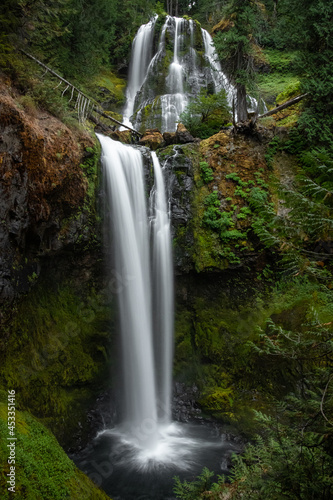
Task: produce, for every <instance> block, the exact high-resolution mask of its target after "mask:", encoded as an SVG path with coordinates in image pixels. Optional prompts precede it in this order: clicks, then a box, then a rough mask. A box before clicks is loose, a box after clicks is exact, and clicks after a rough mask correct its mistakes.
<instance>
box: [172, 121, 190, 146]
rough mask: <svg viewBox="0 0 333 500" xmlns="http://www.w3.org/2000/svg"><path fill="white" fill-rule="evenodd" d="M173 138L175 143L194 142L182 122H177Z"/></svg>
mask: <svg viewBox="0 0 333 500" xmlns="http://www.w3.org/2000/svg"><path fill="white" fill-rule="evenodd" d="M175 139H176V143H177V144H186V143H187V142H194V137H193V136H192V135H191V134H190V132H189V131H188V130H187V128H186V127H185V125H183V124H182V123H178V125H177V131H176V134H175Z"/></svg>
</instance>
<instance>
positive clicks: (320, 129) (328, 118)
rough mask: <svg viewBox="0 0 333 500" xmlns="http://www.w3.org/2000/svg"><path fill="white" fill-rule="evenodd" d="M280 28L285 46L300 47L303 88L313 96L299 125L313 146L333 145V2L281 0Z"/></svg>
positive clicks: (299, 66)
mask: <svg viewBox="0 0 333 500" xmlns="http://www.w3.org/2000/svg"><path fill="white" fill-rule="evenodd" d="M278 12H279V17H278V23H277V24H278V29H279V37H280V39H282V40H283V41H284V44H285V45H288V46H289V47H292V48H293V49H294V50H297V58H296V59H295V67H296V69H297V72H298V74H299V76H300V80H301V91H302V92H307V93H308V94H309V98H308V100H307V103H306V108H305V110H304V111H303V113H302V115H301V117H300V120H299V124H300V126H301V128H302V130H303V133H305V134H306V137H307V140H308V141H310V142H311V145H312V146H316V145H318V144H321V145H324V146H325V147H326V148H329V149H332V148H333V132H332V130H333V122H332V120H333V118H332V116H333V112H332V111H333V108H332V106H333V105H332V99H331V98H330V96H331V95H332V93H333V82H332V79H331V78H330V76H329V75H330V74H331V73H332V53H333V36H332V35H333V26H332V15H333V5H332V4H331V3H330V2H326V1H325V0H319V1H318V0H305V1H304V2H301V3H300V2H298V0H280V1H279V11H278Z"/></svg>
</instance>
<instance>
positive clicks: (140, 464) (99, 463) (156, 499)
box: [71, 422, 242, 500]
mask: <svg viewBox="0 0 333 500" xmlns="http://www.w3.org/2000/svg"><path fill="white" fill-rule="evenodd" d="M157 435H158V437H157V441H156V442H149V444H147V441H146V439H149V432H147V431H143V430H142V429H137V430H136V431H135V430H134V432H133V429H132V433H131V434H129V433H128V429H127V430H126V429H124V428H123V427H115V428H113V429H105V430H104V431H102V432H100V433H98V435H97V436H96V438H95V439H94V440H93V441H92V442H91V443H90V444H89V445H88V446H87V447H86V449H85V450H83V451H82V452H80V453H78V454H76V455H74V456H72V457H71V458H72V459H73V460H74V462H75V463H76V465H77V466H78V467H79V468H80V469H81V470H82V471H83V472H85V473H86V474H87V475H88V476H89V477H90V478H91V479H92V481H94V482H95V483H96V484H97V485H98V486H100V487H101V488H102V489H103V490H104V491H105V492H106V493H107V494H108V495H109V496H110V497H111V498H112V499H113V500H134V499H135V500H174V499H175V498H176V497H175V495H174V493H173V488H174V477H175V476H179V477H180V479H181V480H182V481H184V480H187V481H193V480H194V479H195V478H196V477H197V476H198V475H199V474H200V473H201V472H202V469H203V468H204V467H207V468H208V469H209V470H211V471H214V473H215V475H216V476H215V480H216V479H217V475H219V474H220V475H221V474H225V475H227V474H228V473H229V469H228V466H230V457H231V455H232V453H237V452H240V451H241V449H242V445H241V444H240V443H239V442H237V441H236V440H234V439H233V438H232V437H230V435H228V434H224V433H221V431H220V430H218V429H216V428H214V427H212V426H210V425H206V424H202V425H200V424H182V423H178V422H177V423H176V422H173V423H171V424H159V426H158V432H157ZM213 480H214V478H213Z"/></svg>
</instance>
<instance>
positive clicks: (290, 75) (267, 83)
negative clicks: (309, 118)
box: [258, 49, 298, 105]
mask: <svg viewBox="0 0 333 500" xmlns="http://www.w3.org/2000/svg"><path fill="white" fill-rule="evenodd" d="M264 55H265V58H266V59H267V60H268V62H269V65H270V71H269V73H261V74H259V75H258V85H259V92H260V94H261V97H262V98H263V99H264V100H265V101H266V102H267V103H268V104H270V105H274V103H275V99H276V97H277V96H278V95H279V94H280V93H281V92H283V91H284V90H285V89H286V88H287V87H289V86H290V85H297V84H298V77H297V76H296V75H295V73H294V71H293V61H294V59H295V53H294V52H286V51H279V50H275V49H264Z"/></svg>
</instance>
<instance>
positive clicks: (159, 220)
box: [150, 152, 174, 423]
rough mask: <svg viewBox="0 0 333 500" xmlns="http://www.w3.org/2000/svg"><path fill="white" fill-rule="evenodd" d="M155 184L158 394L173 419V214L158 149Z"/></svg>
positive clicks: (164, 416)
mask: <svg viewBox="0 0 333 500" xmlns="http://www.w3.org/2000/svg"><path fill="white" fill-rule="evenodd" d="M152 158H153V165H154V177H155V186H154V188H153V190H152V193H151V196H150V212H151V214H152V219H151V230H152V254H153V255H152V263H153V319H154V321H153V326H154V333H155V335H154V345H155V370H156V379H157V392H158V397H159V417H160V419H161V420H163V421H164V422H166V423H168V422H170V421H171V393H172V360H173V316H174V311H173V273H172V269H173V264H172V249H171V234H170V217H169V214H168V204H167V200H166V193H165V186H164V180H163V173H162V169H161V166H160V162H159V160H158V158H157V156H156V153H154V152H153V153H152Z"/></svg>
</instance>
